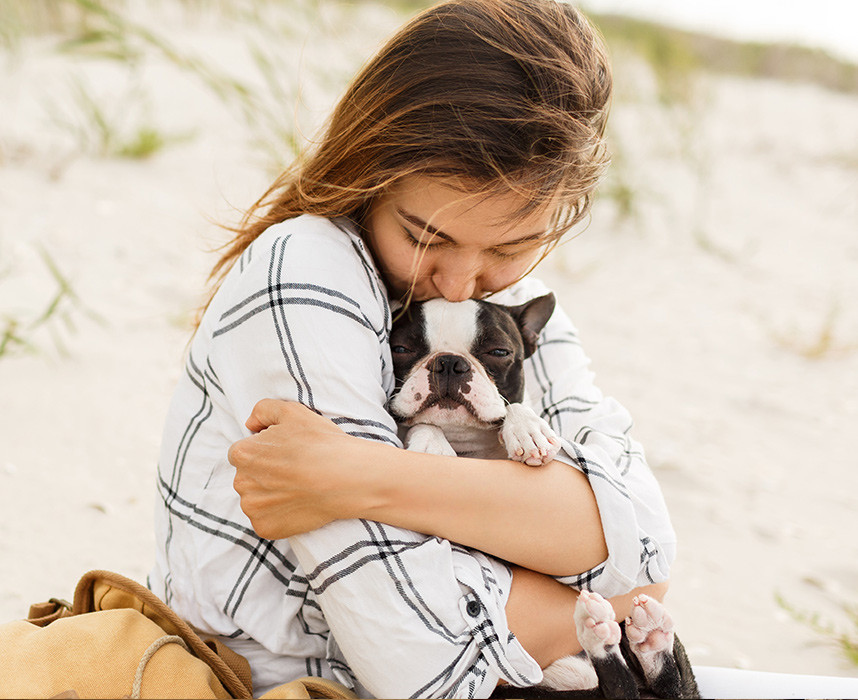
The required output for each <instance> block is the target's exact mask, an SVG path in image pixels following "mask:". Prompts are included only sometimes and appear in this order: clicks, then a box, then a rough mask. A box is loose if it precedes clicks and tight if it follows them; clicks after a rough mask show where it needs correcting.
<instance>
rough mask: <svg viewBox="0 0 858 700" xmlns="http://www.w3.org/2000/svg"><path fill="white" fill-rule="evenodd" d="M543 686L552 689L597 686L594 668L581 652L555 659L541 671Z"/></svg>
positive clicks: (587, 688) (597, 681)
mask: <svg viewBox="0 0 858 700" xmlns="http://www.w3.org/2000/svg"><path fill="white" fill-rule="evenodd" d="M539 685H540V686H541V687H543V688H551V689H552V690H592V689H593V688H596V687H598V685H599V678H598V676H596V669H594V668H593V664H591V663H590V660H589V659H588V658H587V655H586V654H584V653H583V652H582V653H580V654H578V655H576V656H564V657H563V658H562V659H557V661H555V662H554V663H553V664H551V665H550V666H549V667H548V668H545V669H543V671H542V683H540V684H539Z"/></svg>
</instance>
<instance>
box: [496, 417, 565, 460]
mask: <svg viewBox="0 0 858 700" xmlns="http://www.w3.org/2000/svg"><path fill="white" fill-rule="evenodd" d="M499 437H500V441H501V443H502V444H503V445H504V447H506V452H507V455H508V456H509V458H510V459H513V460H515V461H516V462H524V463H525V464H528V465H530V466H531V467H539V466H541V465H543V464H547V463H548V462H550V461H551V460H552V459H554V457H555V456H556V455H557V452H558V451H559V450H560V441H559V440H558V439H557V435H556V434H555V433H554V431H553V430H552V429H551V426H550V425H548V423H547V422H546V421H544V420H543V419H542V418H540V417H539V416H538V415H536V413H534V411H533V410H532V409H530V408H528V407H527V406H525V405H523V404H520V403H513V404H510V405H509V406H507V412H506V417H505V418H504V421H503V427H502V428H501V430H500V433H499Z"/></svg>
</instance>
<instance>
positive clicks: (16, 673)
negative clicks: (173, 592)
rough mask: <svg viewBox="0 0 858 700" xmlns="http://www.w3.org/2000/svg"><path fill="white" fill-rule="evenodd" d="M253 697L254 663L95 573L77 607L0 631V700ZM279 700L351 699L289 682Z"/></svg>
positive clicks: (124, 584) (116, 578) (33, 614)
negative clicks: (252, 677)
mask: <svg viewBox="0 0 858 700" xmlns="http://www.w3.org/2000/svg"><path fill="white" fill-rule="evenodd" d="M51 697H68V698H74V697H80V698H123V697H130V698H251V697H253V686H252V682H251V675H250V665H249V664H248V663H247V660H246V659H245V658H244V657H242V656H240V655H239V654H236V653H235V652H233V651H232V650H231V649H229V648H228V647H226V646H225V645H224V644H222V643H220V642H219V641H217V640H215V639H208V640H203V639H201V638H200V637H199V635H197V633H196V632H194V630H193V629H192V628H191V627H190V625H188V624H187V623H186V622H185V621H184V620H182V619H181V618H179V617H178V616H177V615H176V614H175V613H174V612H173V611H172V610H171V609H170V608H169V607H168V606H167V605H166V604H164V603H163V602H162V601H161V600H160V599H159V598H158V597H157V596H156V595H155V594H154V593H152V592H151V591H150V590H149V589H147V588H145V587H144V586H141V585H140V584H139V583H137V582H135V581H132V580H131V579H128V578H126V577H124V576H121V575H119V574H114V573H111V572H109V571H91V572H89V573H88V574H85V575H84V576H83V577H82V578H81V580H80V582H79V583H78V585H77V588H76V589H75V594H74V603H73V604H69V603H67V602H65V601H63V600H60V599H56V598H54V599H51V600H50V601H49V602H47V603H40V604H36V605H33V606H32V607H31V608H30V616H29V618H28V619H27V620H16V621H14V622H8V623H5V624H2V625H0V698H51ZM264 697H266V698H269V699H274V698H354V695H353V694H352V693H351V692H350V691H349V690H347V689H346V688H344V687H343V686H341V685H339V684H337V683H333V682H331V681H327V680H324V679H321V678H304V679H299V680H297V681H292V682H290V683H286V684H284V685H282V686H280V687H278V688H275V689H274V690H271V691H270V692H269V693H266V694H265V696H264Z"/></svg>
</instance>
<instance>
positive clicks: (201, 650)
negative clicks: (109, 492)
mask: <svg viewBox="0 0 858 700" xmlns="http://www.w3.org/2000/svg"><path fill="white" fill-rule="evenodd" d="M111 590H116V591H120V592H122V593H125V594H127V595H130V596H132V598H133V599H136V604H134V602H133V601H132V602H130V603H129V601H128V600H127V596H120V600H119V601H118V602H115V604H113V605H112V604H111V600H110V597H111V596H110V595H109V594H110V592H111ZM123 598H124V600H123ZM138 606H139V607H138ZM71 607H72V609H71V613H70V614H74V615H81V614H84V613H89V612H95V611H97V610H104V609H110V608H112V607H134V608H135V609H137V610H139V612H141V613H143V614H144V615H146V617H148V618H149V619H151V620H152V621H154V622H155V623H157V624H158V625H160V626H161V627H162V628H163V629H164V631H165V632H167V634H172V635H177V636H179V637H181V638H182V640H184V642H185V643H186V644H187V645H188V647H190V649H191V651H192V652H193V654H194V655H195V656H197V657H199V658H200V659H202V660H203V661H205V662H206V663H207V664H208V665H209V666H210V667H211V669H212V671H214V673H215V675H216V676H217V678H218V680H219V681H220V682H221V683H222V684H223V686H224V687H225V688H226V690H227V691H228V692H229V693H230V695H231V696H232V697H234V698H252V697H253V684H252V681H251V673H250V664H249V663H248V661H247V659H245V658H244V657H243V656H240V655H239V654H237V653H235V652H234V651H232V650H231V649H230V650H229V652H228V653H223V654H222V655H221V653H220V652H222V650H223V649H225V648H226V646H225V645H224V644H222V643H220V644H219V643H218V642H217V641H216V640H210V641H214V644H212V645H211V646H210V645H208V644H207V643H206V642H204V641H203V640H202V639H201V638H200V637H199V635H198V634H197V633H196V632H195V631H194V630H193V628H192V627H191V626H190V625H189V624H188V623H187V622H185V621H184V620H183V619H182V618H180V617H179V616H178V615H177V614H176V613H175V612H174V611H173V610H172V609H170V608H169V607H168V606H167V605H166V604H165V603H164V602H163V601H162V600H161V599H160V598H158V596H156V595H155V594H154V593H152V591H150V590H149V589H148V588H146V587H145V586H142V585H140V584H139V583H137V582H136V581H133V580H131V579H130V578H126V577H125V576H122V575H121V574H115V573H113V572H111V571H99V570H96V571H90V572H88V573H86V574H84V575H83V576H82V577H81V579H80V581H79V582H78V584H77V588H76V589H75V592H74V603H73V604H72V606H71Z"/></svg>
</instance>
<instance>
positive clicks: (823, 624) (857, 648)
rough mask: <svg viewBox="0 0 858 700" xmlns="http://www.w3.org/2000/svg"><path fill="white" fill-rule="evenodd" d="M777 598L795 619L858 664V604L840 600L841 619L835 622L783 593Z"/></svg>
mask: <svg viewBox="0 0 858 700" xmlns="http://www.w3.org/2000/svg"><path fill="white" fill-rule="evenodd" d="M809 583H811V584H812V585H814V586H815V587H820V586H819V584H818V583H817V582H814V581H809ZM775 600H776V602H777V604H778V605H779V606H780V607H781V608H782V609H783V610H785V611H786V612H787V613H789V615H790V616H791V617H792V618H793V619H794V620H796V621H797V622H800V623H801V624H803V625H805V626H807V627H808V628H810V629H811V630H813V631H814V632H815V633H816V634H818V635H820V636H821V637H823V638H824V639H825V640H826V641H827V642H828V643H830V644H833V645H834V646H836V647H837V648H838V649H839V651H840V653H841V654H842V656H843V658H844V659H845V660H846V661H848V662H849V663H850V664H852V665H854V666H858V605H855V604H849V603H844V602H842V601H841V602H838V603H837V606H838V607H839V608H840V610H839V614H840V616H841V619H840V621H839V623H835V622H832V621H831V620H826V619H824V618H823V617H822V615H820V614H819V613H818V612H806V611H804V610H799V609H798V607H797V606H796V605H794V604H793V603H791V602H789V601H788V600H787V599H786V597H785V596H784V595H783V594H781V593H777V594H776V595H775Z"/></svg>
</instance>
